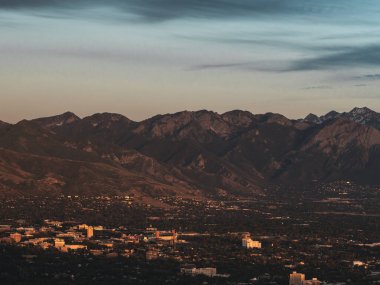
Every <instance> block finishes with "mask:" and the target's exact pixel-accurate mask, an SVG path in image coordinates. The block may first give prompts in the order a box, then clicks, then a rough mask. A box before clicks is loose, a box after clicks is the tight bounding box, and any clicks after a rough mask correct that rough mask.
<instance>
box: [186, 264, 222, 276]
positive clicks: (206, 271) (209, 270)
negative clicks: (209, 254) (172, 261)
mask: <svg viewBox="0 0 380 285" xmlns="http://www.w3.org/2000/svg"><path fill="white" fill-rule="evenodd" d="M181 273H182V274H185V275H191V276H197V275H205V276H207V277H215V276H217V273H216V268H214V267H204V268H196V267H195V265H192V264H189V265H185V266H184V267H182V268H181Z"/></svg>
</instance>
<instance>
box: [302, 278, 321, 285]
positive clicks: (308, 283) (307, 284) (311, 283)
mask: <svg viewBox="0 0 380 285" xmlns="http://www.w3.org/2000/svg"><path fill="white" fill-rule="evenodd" d="M302 285H321V281H319V280H318V279H317V278H313V279H311V280H305V281H303V282H302Z"/></svg>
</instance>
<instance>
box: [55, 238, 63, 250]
mask: <svg viewBox="0 0 380 285" xmlns="http://www.w3.org/2000/svg"><path fill="white" fill-rule="evenodd" d="M54 246H55V247H56V248H61V247H64V246H65V240H63V239H60V238H56V239H54Z"/></svg>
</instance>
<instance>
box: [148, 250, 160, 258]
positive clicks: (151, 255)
mask: <svg viewBox="0 0 380 285" xmlns="http://www.w3.org/2000/svg"><path fill="white" fill-rule="evenodd" d="M145 257H146V260H155V259H157V258H158V257H159V251H158V250H157V249H155V248H151V249H148V250H147V251H146V253H145Z"/></svg>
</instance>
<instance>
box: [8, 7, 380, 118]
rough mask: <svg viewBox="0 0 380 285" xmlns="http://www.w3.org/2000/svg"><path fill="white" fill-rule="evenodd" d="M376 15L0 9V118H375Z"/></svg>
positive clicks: (330, 10) (359, 10) (291, 10)
mask: <svg viewBox="0 0 380 285" xmlns="http://www.w3.org/2000/svg"><path fill="white" fill-rule="evenodd" d="M379 10H380V3H379V2H378V1H376V0H363V1H354V0H348V1H343V0H337V1H327V0H320V1H310V0H285V1H284V0H269V1H268V0H250V1H248V0H234V1H232V0H214V1H207V0H206V1H204V0H203V1H201V0H184V1H178V0H155V1H153V0H146V1H141V0H140V1H137V0H125V1H121V0H110V1H99V0H94V1H85V0H76V1H74V0H66V1H58V0H57V1H47V0H46V1H44V0H40V1H26V0H24V1H23V0H16V1H14V0H13V1H10V0H8V1H0V34H1V37H0V62H1V65H0V86H1V96H0V112H1V114H2V117H1V119H3V120H6V121H10V122H15V121H18V120H20V119H22V118H24V117H27V118H32V117H39V116H43V115H48V114H54V113H60V112H63V111H65V110H72V111H74V112H75V113H77V114H79V115H88V114H91V113H95V112H100V111H105V110H108V111H112V112H117V113H122V114H127V115H128V116H130V117H131V118H133V119H135V120H140V119H143V118H147V117H149V116H151V115H153V114H157V113H168V112H174V111H178V110H183V109H188V110H197V109H203V108H207V109H213V110H216V111H219V112H224V111H227V110H231V109H236V108H239V109H241V108H244V109H247V110H251V111H253V112H255V113H264V112H266V111H274V112H280V113H283V114H285V115H287V116H288V117H290V118H298V117H304V116H305V115H307V114H308V113H310V112H313V113H317V114H318V115H321V114H324V113H326V112H327V111H329V110H331V109H336V110H337V111H343V110H347V109H352V107H354V106H364V105H366V106H369V107H372V108H373V109H377V110H378V109H379V108H380V103H379V96H378V93H377V90H378V87H379V86H378V85H379V79H380V70H379V64H380V56H379V54H380V44H379V41H378V37H377V35H378V27H379V24H380V23H379V22H380V18H379V17H378V14H379ZM158 103H159V104H158ZM14 110H19V112H14Z"/></svg>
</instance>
